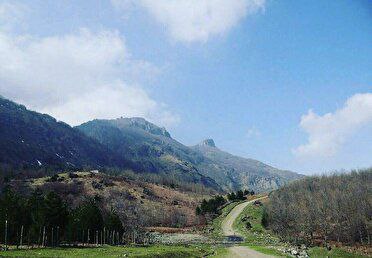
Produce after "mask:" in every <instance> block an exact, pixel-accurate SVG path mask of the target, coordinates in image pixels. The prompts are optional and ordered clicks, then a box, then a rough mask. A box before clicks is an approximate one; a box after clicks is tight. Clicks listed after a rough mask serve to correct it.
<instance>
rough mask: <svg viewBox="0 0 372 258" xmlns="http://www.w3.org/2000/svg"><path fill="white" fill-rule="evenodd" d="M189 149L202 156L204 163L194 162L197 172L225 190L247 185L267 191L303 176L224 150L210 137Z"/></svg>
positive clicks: (249, 187) (255, 189) (256, 189)
mask: <svg viewBox="0 0 372 258" xmlns="http://www.w3.org/2000/svg"><path fill="white" fill-rule="evenodd" d="M191 148H192V149H193V150H195V151H197V152H199V153H200V154H201V155H203V156H204V157H205V159H204V160H203V162H201V163H199V164H198V165H197V167H198V170H199V172H200V173H202V174H203V175H205V176H208V177H210V178H213V179H214V180H215V181H216V182H217V183H218V184H219V185H220V186H221V187H222V188H223V189H225V190H238V189H244V188H248V189H251V190H254V191H268V190H272V189H276V188H279V187H280V186H283V185H284V184H286V183H288V182H289V181H292V180H295V179H299V178H301V177H303V176H302V175H300V174H297V173H294V172H291V171H286V170H280V169H277V168H274V167H271V166H269V165H266V164H264V163H262V162H260V161H257V160H254V159H247V158H242V157H238V156H234V155H232V154H230V153H227V152H224V151H222V150H220V149H218V148H217V147H216V144H215V143H214V141H213V139H207V140H204V141H202V142H201V143H199V144H198V145H196V146H193V147H191Z"/></svg>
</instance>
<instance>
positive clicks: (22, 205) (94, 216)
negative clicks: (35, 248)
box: [0, 188, 124, 246]
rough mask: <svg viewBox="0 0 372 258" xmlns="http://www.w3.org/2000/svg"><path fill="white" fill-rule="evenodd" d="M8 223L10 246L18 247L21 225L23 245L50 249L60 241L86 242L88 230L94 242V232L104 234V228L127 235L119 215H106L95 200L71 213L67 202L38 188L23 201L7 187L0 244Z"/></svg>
mask: <svg viewBox="0 0 372 258" xmlns="http://www.w3.org/2000/svg"><path fill="white" fill-rule="evenodd" d="M6 220H7V221H8V230H7V233H8V234H7V235H8V237H7V242H8V244H19V242H20V231H21V227H22V226H23V229H24V231H23V243H24V244H25V243H30V244H31V243H33V244H38V245H43V244H44V245H47V246H54V245H57V244H59V243H61V241H62V242H69V243H73V242H76V241H78V242H87V241H88V239H87V234H88V230H89V232H90V242H91V243H93V241H94V234H95V232H96V231H98V232H103V230H104V228H105V230H107V232H111V234H122V233H123V232H124V229H123V224H122V221H121V220H120V217H119V216H118V214H117V213H116V212H114V211H110V212H109V213H108V214H106V216H103V215H102V212H101V210H100V208H99V207H98V205H97V202H96V201H95V200H87V201H85V202H83V203H82V204H81V205H79V206H78V207H77V208H75V209H72V210H68V209H67V206H66V203H65V202H64V201H63V200H62V199H61V198H60V197H59V196H58V195H57V194H55V193H54V192H48V193H46V194H45V193H43V192H42V191H40V190H39V189H36V190H35V191H34V192H33V193H32V195H31V196H29V197H27V198H23V197H21V196H19V195H18V194H16V193H15V192H13V191H12V190H10V188H5V190H4V191H3V193H2V194H1V195H0V232H1V235H0V243H4V232H5V221H6ZM44 231H45V234H44ZM114 232H115V233H114ZM107 237H109V236H107ZM115 237H116V241H115V243H118V240H119V239H118V236H117V235H115ZM43 239H44V243H43ZM108 239H110V238H108ZM112 239H113V237H112V236H111V240H112ZM111 243H114V242H113V241H112V242H111Z"/></svg>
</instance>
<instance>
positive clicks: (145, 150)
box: [0, 98, 221, 190]
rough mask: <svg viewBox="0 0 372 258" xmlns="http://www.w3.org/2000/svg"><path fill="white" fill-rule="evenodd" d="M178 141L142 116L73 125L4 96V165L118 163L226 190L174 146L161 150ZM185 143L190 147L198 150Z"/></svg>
mask: <svg viewBox="0 0 372 258" xmlns="http://www.w3.org/2000/svg"><path fill="white" fill-rule="evenodd" d="M84 128H86V129H88V128H89V130H85V131H84ZM82 131H84V132H82ZM87 131H90V133H87ZM90 136H95V137H90ZM167 142H168V145H166V143H167ZM174 144H176V145H177V144H178V143H177V142H175V141H174V140H173V139H171V138H170V134H169V133H168V132H167V131H166V130H165V129H164V128H159V127H157V126H155V125H153V124H151V123H149V122H147V121H146V120H144V119H142V118H132V119H129V120H128V119H117V120H113V121H111V123H109V122H105V121H100V120H95V121H92V122H91V123H87V124H85V125H82V126H80V127H78V128H72V127H70V126H69V125H67V124H65V123H63V122H59V121H57V120H56V119H54V118H53V117H51V116H49V115H45V114H40V113H37V112H34V111H30V110H27V109H26V107H24V106H23V105H19V104H16V103H14V102H12V101H10V100H7V99H4V98H0V165H2V166H3V167H11V168H12V169H15V170H17V169H39V170H40V169H43V170H48V171H50V172H53V171H60V170H64V169H74V170H79V169H84V168H89V169H94V168H105V169H107V168H117V169H118V170H119V171H124V170H133V171H135V172H136V173H141V172H144V173H153V174H157V175H158V177H164V178H166V179H167V180H168V181H177V182H179V183H185V184H190V183H191V184H202V185H204V186H206V187H210V188H212V189H215V190H221V188H220V187H219V186H218V185H217V184H216V183H215V182H214V180H212V179H210V178H208V177H205V176H203V175H201V174H200V173H198V171H197V170H196V169H195V168H194V167H193V166H192V164H191V163H190V162H187V161H186V159H185V160H182V161H181V160H177V158H176V157H175V156H172V155H171V152H170V151H168V152H167V155H161V147H163V146H166V148H169V150H172V148H173V147H172V145H174ZM178 145H180V146H183V145H181V144H178ZM160 146H161V147H160ZM185 148H186V152H187V151H189V152H192V151H191V150H189V149H188V148H187V147H185ZM173 149H174V150H176V149H177V148H173ZM186 155H187V154H186ZM188 158H189V159H192V158H193V157H192V155H190V156H189V157H188ZM165 164H166V165H165Z"/></svg>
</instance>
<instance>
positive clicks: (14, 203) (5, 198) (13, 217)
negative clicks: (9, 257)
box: [0, 187, 30, 243]
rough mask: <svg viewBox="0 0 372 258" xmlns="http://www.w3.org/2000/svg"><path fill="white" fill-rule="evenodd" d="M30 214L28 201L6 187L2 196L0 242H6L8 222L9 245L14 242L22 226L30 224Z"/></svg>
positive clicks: (0, 205) (0, 204)
mask: <svg viewBox="0 0 372 258" xmlns="http://www.w3.org/2000/svg"><path fill="white" fill-rule="evenodd" d="M29 212H30V209H29V206H28V205H27V202H26V200H25V199H23V198H22V197H21V196H19V195H18V194H17V193H15V192H13V191H12V190H11V189H10V188H8V187H6V188H5V189H4V191H3V193H2V195H1V196H0V232H1V235H0V241H2V242H3V241H4V232H5V221H8V243H9V242H13V241H15V240H16V237H17V232H18V231H19V230H20V228H21V225H24V226H28V225H29V224H30V216H29Z"/></svg>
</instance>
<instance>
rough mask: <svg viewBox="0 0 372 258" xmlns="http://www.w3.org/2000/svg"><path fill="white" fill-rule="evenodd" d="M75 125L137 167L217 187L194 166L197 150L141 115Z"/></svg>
mask: <svg viewBox="0 0 372 258" xmlns="http://www.w3.org/2000/svg"><path fill="white" fill-rule="evenodd" d="M76 128H77V129H78V130H80V131H81V132H83V133H85V134H86V135H87V136H89V137H92V138H94V139H96V140H98V141H99V142H100V143H101V144H103V145H105V146H107V147H108V148H109V149H110V150H112V151H115V152H116V153H117V154H119V155H120V156H121V157H123V158H125V159H129V160H131V161H132V162H133V163H135V164H136V166H137V170H140V171H146V172H151V173H156V174H161V175H164V176H166V177H168V178H169V177H170V178H172V179H173V180H175V181H186V182H191V183H197V182H202V183H203V184H204V185H207V186H211V187H213V188H218V189H220V187H219V186H218V185H217V184H216V183H215V182H214V181H213V180H211V179H210V178H208V177H205V176H204V175H201V174H200V173H199V172H198V169H197V167H196V166H195V165H194V164H196V163H198V162H201V160H202V159H203V158H204V157H203V156H202V155H201V154H200V153H198V152H195V151H193V150H192V149H190V148H189V147H186V146H184V145H183V144H181V143H179V142H177V141H176V140H174V139H173V138H172V137H171V136H170V134H169V132H168V131H167V130H165V128H160V127H158V126H156V125H154V124H152V123H150V122H148V121H146V120H145V119H143V118H138V117H134V118H118V119H113V120H98V119H96V120H93V121H90V122H87V123H84V124H82V125H80V126H77V127H76Z"/></svg>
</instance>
